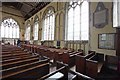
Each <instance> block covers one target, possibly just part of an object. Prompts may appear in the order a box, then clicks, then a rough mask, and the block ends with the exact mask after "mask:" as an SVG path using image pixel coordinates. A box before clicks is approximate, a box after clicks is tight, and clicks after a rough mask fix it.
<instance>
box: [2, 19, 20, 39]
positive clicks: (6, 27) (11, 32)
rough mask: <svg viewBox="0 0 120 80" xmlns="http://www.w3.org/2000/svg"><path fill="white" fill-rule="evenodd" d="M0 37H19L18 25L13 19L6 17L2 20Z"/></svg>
mask: <svg viewBox="0 0 120 80" xmlns="http://www.w3.org/2000/svg"><path fill="white" fill-rule="evenodd" d="M1 37H2V38H19V25H18V23H17V22H16V21H15V20H14V19H12V18H7V19H5V20H3V21H2V24H1Z"/></svg>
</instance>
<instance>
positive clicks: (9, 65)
mask: <svg viewBox="0 0 120 80" xmlns="http://www.w3.org/2000/svg"><path fill="white" fill-rule="evenodd" d="M38 60H39V58H31V59H26V60H21V61H16V62H12V63H7V64H2V65H0V67H2V69H7V68H10V67H14V66H19V65H24V64H27V63H32V62H35V61H38Z"/></svg>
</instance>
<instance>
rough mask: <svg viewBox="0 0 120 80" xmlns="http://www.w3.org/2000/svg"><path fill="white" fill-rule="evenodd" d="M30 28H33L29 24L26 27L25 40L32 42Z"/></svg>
mask: <svg viewBox="0 0 120 80" xmlns="http://www.w3.org/2000/svg"><path fill="white" fill-rule="evenodd" d="M30 27H31V25H30V24H28V25H27V26H26V31H25V40H30V32H31V31H30Z"/></svg>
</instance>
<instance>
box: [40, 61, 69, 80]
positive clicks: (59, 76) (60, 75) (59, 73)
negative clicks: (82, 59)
mask: <svg viewBox="0 0 120 80" xmlns="http://www.w3.org/2000/svg"><path fill="white" fill-rule="evenodd" d="M56 63H57V70H56V71H53V72H52V73H49V74H47V75H45V76H43V77H41V78H40V79H38V80H51V79H56V80H67V79H68V65H66V64H63V63H61V62H59V61H57V62H56Z"/></svg>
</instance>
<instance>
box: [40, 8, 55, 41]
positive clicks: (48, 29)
mask: <svg viewBox="0 0 120 80" xmlns="http://www.w3.org/2000/svg"><path fill="white" fill-rule="evenodd" d="M54 28H55V15H54V11H53V10H52V9H49V10H48V12H47V13H46V15H45V17H44V20H43V33H42V40H54Z"/></svg>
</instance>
